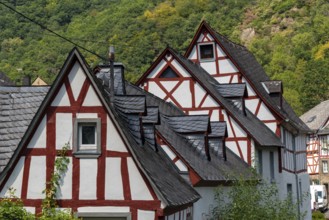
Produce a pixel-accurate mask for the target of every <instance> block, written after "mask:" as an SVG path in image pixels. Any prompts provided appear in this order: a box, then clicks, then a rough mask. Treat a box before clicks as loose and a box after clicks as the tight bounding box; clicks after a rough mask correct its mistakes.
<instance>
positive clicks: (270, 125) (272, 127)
mask: <svg viewBox="0 0 329 220" xmlns="http://www.w3.org/2000/svg"><path fill="white" fill-rule="evenodd" d="M265 125H266V126H267V127H268V128H269V129H271V131H273V132H274V133H275V132H276V123H275V122H271V123H265Z"/></svg>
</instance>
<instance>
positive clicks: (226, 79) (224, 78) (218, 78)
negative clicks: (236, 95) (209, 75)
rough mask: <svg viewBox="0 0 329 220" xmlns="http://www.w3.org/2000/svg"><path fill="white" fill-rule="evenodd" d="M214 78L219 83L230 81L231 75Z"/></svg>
mask: <svg viewBox="0 0 329 220" xmlns="http://www.w3.org/2000/svg"><path fill="white" fill-rule="evenodd" d="M214 78H215V80H217V82H219V83H229V82H230V79H231V76H216V77H214Z"/></svg>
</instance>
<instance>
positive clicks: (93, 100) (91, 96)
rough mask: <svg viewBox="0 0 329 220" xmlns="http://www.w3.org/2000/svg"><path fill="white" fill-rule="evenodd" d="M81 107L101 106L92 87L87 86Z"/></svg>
mask: <svg viewBox="0 0 329 220" xmlns="http://www.w3.org/2000/svg"><path fill="white" fill-rule="evenodd" d="M82 106H102V103H101V101H100V100H99V98H98V96H97V95H96V92H95V90H94V88H93V87H92V85H90V86H89V88H88V91H87V94H86V97H85V100H84V101H83V104H82Z"/></svg>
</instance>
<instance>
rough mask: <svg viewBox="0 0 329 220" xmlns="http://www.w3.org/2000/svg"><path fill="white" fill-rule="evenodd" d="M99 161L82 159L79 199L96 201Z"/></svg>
mask: <svg viewBox="0 0 329 220" xmlns="http://www.w3.org/2000/svg"><path fill="white" fill-rule="evenodd" d="M97 165H98V163H97V159H80V189H79V199H96V198H97V196H96V192H97V191H96V190H97V188H96V187H97V167H98V166H97Z"/></svg>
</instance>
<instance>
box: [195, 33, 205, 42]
mask: <svg viewBox="0 0 329 220" xmlns="http://www.w3.org/2000/svg"><path fill="white" fill-rule="evenodd" d="M203 37H204V35H203V34H200V36H199V38H198V40H197V42H202V39H203Z"/></svg>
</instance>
